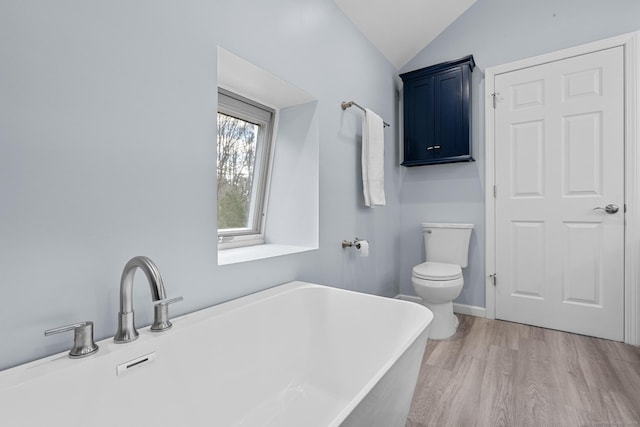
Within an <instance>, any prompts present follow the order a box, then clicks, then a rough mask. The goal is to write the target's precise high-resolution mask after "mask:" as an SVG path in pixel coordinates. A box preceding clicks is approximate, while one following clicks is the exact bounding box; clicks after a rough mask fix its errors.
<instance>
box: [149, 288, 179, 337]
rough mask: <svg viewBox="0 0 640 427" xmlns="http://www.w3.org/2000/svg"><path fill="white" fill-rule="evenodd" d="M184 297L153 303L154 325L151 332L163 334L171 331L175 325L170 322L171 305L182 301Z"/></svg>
mask: <svg viewBox="0 0 640 427" xmlns="http://www.w3.org/2000/svg"><path fill="white" fill-rule="evenodd" d="M182 300H183V298H182V297H176V298H165V299H161V300H158V301H154V302H153V306H154V307H153V325H151V332H162V331H166V330H167V329H170V328H171V327H172V326H173V324H172V323H171V322H170V321H169V304H173V303H174V302H180V301H182Z"/></svg>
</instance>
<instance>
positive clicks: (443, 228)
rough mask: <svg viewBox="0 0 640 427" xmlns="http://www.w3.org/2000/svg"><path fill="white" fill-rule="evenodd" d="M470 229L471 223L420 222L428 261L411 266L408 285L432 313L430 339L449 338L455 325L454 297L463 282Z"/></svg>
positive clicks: (471, 227)
mask: <svg viewBox="0 0 640 427" xmlns="http://www.w3.org/2000/svg"><path fill="white" fill-rule="evenodd" d="M471 230H473V224H446V223H423V224H422V233H423V235H424V248H425V252H426V260H427V261H426V262H423V263H422V264H418V265H416V266H415V267H413V274H412V275H411V284H412V285H413V289H414V290H415V291H416V294H418V296H419V297H420V298H422V301H423V302H424V305H426V306H427V307H428V308H429V309H430V310H431V311H432V312H433V322H432V323H431V334H430V335H429V338H431V339H436V340H440V339H444V338H449V337H450V336H452V335H453V334H455V333H456V329H457V328H458V318H457V317H456V316H455V314H453V300H454V299H456V298H457V297H458V295H460V291H462V285H464V280H463V278H462V269H463V268H465V267H466V266H467V263H468V259H469V239H470V238H471Z"/></svg>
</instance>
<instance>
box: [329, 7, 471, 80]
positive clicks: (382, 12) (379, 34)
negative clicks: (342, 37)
mask: <svg viewBox="0 0 640 427" xmlns="http://www.w3.org/2000/svg"><path fill="white" fill-rule="evenodd" d="M334 1H335V2H336V4H337V5H338V7H340V9H342V11H343V12H344V14H345V15H347V16H348V17H349V19H350V20H351V21H352V22H353V24H354V25H355V26H356V27H357V28H358V29H359V30H360V31H361V32H362V33H363V34H364V35H365V37H367V38H368V39H369V40H370V41H371V43H373V44H374V45H375V46H376V47H377V48H378V50H380V52H382V54H383V55H384V56H385V57H386V58H387V59H388V60H389V62H391V63H392V64H393V65H394V66H395V67H396V68H398V69H400V68H402V66H403V65H405V64H406V63H407V62H408V61H409V60H410V59H411V58H413V57H414V56H415V55H416V54H417V53H418V52H420V51H421V50H422V49H423V48H424V47H425V46H426V45H428V44H429V43H430V42H431V41H432V40H433V39H435V38H436V37H437V36H438V34H440V33H441V32H442V31H443V30H444V29H445V28H447V27H448V26H449V25H450V24H451V23H452V22H453V21H455V20H456V18H458V17H459V16H460V15H462V14H463V13H464V12H465V11H466V10H467V9H468V8H469V7H471V6H472V5H473V4H474V3H475V2H476V0H334Z"/></svg>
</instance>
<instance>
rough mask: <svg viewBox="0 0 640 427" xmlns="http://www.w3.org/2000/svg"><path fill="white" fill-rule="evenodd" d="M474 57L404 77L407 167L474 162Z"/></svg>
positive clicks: (405, 154)
mask: <svg viewBox="0 0 640 427" xmlns="http://www.w3.org/2000/svg"><path fill="white" fill-rule="evenodd" d="M475 66H476V64H475V61H474V60H473V55H469V56H466V57H464V58H461V59H458V60H455V61H450V62H444V63H442V64H438V65H433V66H431V67H426V68H421V69H419V70H415V71H410V72H408V73H404V74H400V78H402V81H403V100H404V101H403V110H404V111H403V114H404V161H403V162H402V165H403V166H420V165H430V164H438V163H454V162H473V161H474V160H473V157H472V156H471V134H470V131H471V90H470V86H471V72H472V71H473V69H474V68H475Z"/></svg>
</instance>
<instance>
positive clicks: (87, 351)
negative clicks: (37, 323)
mask: <svg viewBox="0 0 640 427" xmlns="http://www.w3.org/2000/svg"><path fill="white" fill-rule="evenodd" d="M68 331H74V337H73V348H71V351H69V357H70V358H72V359H78V358H81V357H87V356H90V355H92V354H93V353H95V352H97V351H98V346H97V344H96V343H95V342H94V341H93V322H91V321H89V320H88V321H85V322H78V323H74V324H72V325H66V326H61V327H59V328H53V329H48V330H46V331H44V336H46V337H48V336H50V335H54V334H60V333H62V332H68Z"/></svg>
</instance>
